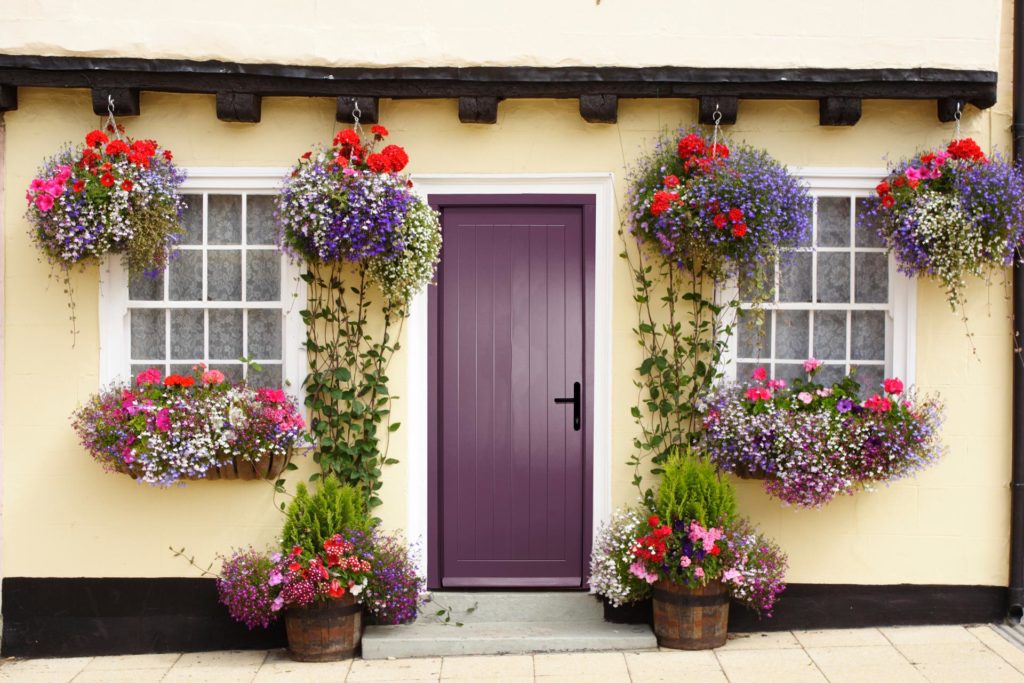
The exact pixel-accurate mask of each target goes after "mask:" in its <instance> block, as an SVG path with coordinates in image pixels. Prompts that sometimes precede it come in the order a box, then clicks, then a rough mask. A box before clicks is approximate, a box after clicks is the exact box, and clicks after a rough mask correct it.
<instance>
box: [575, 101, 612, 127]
mask: <svg viewBox="0 0 1024 683" xmlns="http://www.w3.org/2000/svg"><path fill="white" fill-rule="evenodd" d="M580 116H582V117H583V120H584V121H586V122H588V123H615V122H616V121H618V120H619V98H618V96H617V95H580Z"/></svg>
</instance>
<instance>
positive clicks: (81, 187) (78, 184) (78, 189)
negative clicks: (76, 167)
mask: <svg viewBox="0 0 1024 683" xmlns="http://www.w3.org/2000/svg"><path fill="white" fill-rule="evenodd" d="M71 189H72V190H74V191H75V192H81V191H82V190H84V189H85V181H84V180H76V181H75V184H74V185H72V186H71Z"/></svg>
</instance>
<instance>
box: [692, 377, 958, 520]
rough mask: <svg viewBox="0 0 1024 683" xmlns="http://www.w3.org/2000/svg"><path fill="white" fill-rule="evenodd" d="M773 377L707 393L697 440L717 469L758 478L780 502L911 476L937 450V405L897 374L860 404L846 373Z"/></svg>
mask: <svg viewBox="0 0 1024 683" xmlns="http://www.w3.org/2000/svg"><path fill="white" fill-rule="evenodd" d="M811 374H812V375H813V371H812V373H811ZM771 385H774V386H773V387H771V388H764V387H761V386H751V387H743V386H736V385H726V386H723V387H721V388H720V389H718V390H717V391H716V392H714V393H713V394H712V395H711V396H710V397H709V398H708V399H707V401H706V403H705V405H704V411H705V417H704V428H705V432H704V440H703V448H704V450H705V452H706V453H707V455H708V456H709V457H710V458H711V460H712V462H714V463H715V465H716V466H717V467H719V468H720V469H721V470H723V471H726V472H733V473H736V474H738V475H740V476H750V477H757V478H764V479H765V482H764V488H765V491H766V492H767V493H768V494H769V495H772V496H775V497H777V498H779V499H780V500H782V501H784V502H786V503H789V504H792V505H797V506H801V507H818V506H821V505H823V504H825V503H827V502H829V501H830V500H832V499H833V498H834V497H835V496H837V495H839V494H853V493H855V492H856V491H858V490H860V489H865V488H870V487H871V485H872V484H873V483H874V482H881V481H891V480H895V479H900V478H903V477H908V476H911V475H913V474H914V473H916V472H918V471H920V470H922V469H924V468H925V467H927V466H929V465H931V464H932V463H934V462H935V461H936V460H938V458H939V457H941V455H942V452H943V448H942V444H941V440H940V435H939V428H940V426H941V423H942V409H941V405H940V404H939V402H938V401H937V400H935V399H926V400H917V399H916V398H915V397H914V396H913V394H910V393H904V392H903V386H902V382H899V380H895V379H890V380H887V381H886V393H887V394H888V396H882V395H879V394H875V395H873V396H871V397H870V398H868V399H866V400H865V401H863V402H862V403H858V402H855V401H854V400H852V398H851V396H856V393H857V391H858V390H859V386H858V385H857V384H856V382H855V381H854V380H853V379H852V378H850V377H847V378H844V379H843V380H842V381H841V382H838V383H836V384H835V385H833V386H832V387H828V388H826V387H822V386H821V385H818V384H813V383H811V382H804V381H802V380H798V381H797V383H796V385H795V386H794V387H793V388H792V389H789V390H787V389H786V387H785V383H784V382H782V381H781V380H771V381H770V382H769V386H771Z"/></svg>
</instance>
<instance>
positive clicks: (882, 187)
mask: <svg viewBox="0 0 1024 683" xmlns="http://www.w3.org/2000/svg"><path fill="white" fill-rule="evenodd" d="M922 161H923V159H922ZM875 192H877V193H878V195H879V196H881V195H884V194H888V193H889V183H887V182H885V181H884V180H883V181H882V182H880V183H878V185H875Z"/></svg>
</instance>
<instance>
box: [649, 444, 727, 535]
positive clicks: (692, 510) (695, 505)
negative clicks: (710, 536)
mask: <svg viewBox="0 0 1024 683" xmlns="http://www.w3.org/2000/svg"><path fill="white" fill-rule="evenodd" d="M663 470H664V471H663V473H662V476H661V486H660V488H659V489H658V493H657V495H656V496H655V510H656V511H657V513H658V515H659V516H660V517H661V519H662V520H664V521H665V523H671V522H675V521H677V520H687V521H690V520H693V521H696V522H697V523H698V524H700V525H701V526H703V527H705V528H708V527H713V526H723V525H725V526H728V524H729V523H731V522H732V521H733V520H734V519H735V518H736V492H735V491H734V490H733V488H732V484H730V483H729V482H728V481H727V480H726V479H725V478H724V477H721V476H719V474H718V472H717V471H716V470H715V466H714V465H712V464H711V463H710V462H708V461H707V460H704V459H703V458H700V457H697V456H695V455H693V454H692V453H691V452H690V451H689V449H685V450H684V449H676V450H674V451H673V452H672V454H671V455H670V456H669V457H668V460H666V461H665V465H664V468H663Z"/></svg>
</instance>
